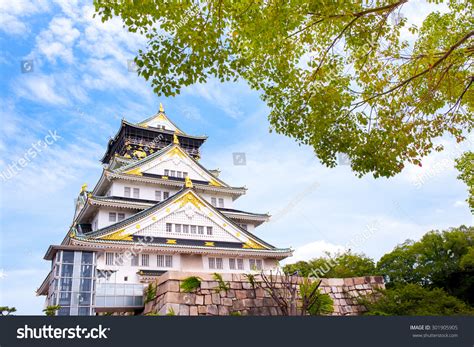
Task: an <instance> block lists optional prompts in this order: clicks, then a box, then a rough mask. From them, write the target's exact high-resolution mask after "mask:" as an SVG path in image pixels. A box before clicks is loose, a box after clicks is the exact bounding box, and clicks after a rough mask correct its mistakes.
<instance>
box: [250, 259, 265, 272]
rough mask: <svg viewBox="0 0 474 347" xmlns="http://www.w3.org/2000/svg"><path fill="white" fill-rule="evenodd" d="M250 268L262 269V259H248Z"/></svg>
mask: <svg viewBox="0 0 474 347" xmlns="http://www.w3.org/2000/svg"><path fill="white" fill-rule="evenodd" d="M249 265H250V270H254V271H255V270H262V265H263V262H262V259H249Z"/></svg>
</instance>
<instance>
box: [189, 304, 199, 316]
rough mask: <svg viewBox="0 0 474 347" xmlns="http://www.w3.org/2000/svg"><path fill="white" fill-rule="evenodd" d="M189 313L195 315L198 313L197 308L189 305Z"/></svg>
mask: <svg viewBox="0 0 474 347" xmlns="http://www.w3.org/2000/svg"><path fill="white" fill-rule="evenodd" d="M189 315H190V316H197V315H198V308H197V306H190V307H189Z"/></svg>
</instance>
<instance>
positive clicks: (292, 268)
mask: <svg viewBox="0 0 474 347" xmlns="http://www.w3.org/2000/svg"><path fill="white" fill-rule="evenodd" d="M283 271H284V272H285V273H290V274H291V273H294V272H296V271H297V272H298V274H299V275H300V276H313V277H320V278H344V277H357V276H370V275H375V274H376V267H375V263H374V261H373V260H372V259H371V258H369V257H367V256H366V255H365V254H354V253H351V252H345V253H341V254H335V255H331V254H329V253H326V256H324V257H319V258H314V259H311V260H310V261H308V262H306V261H299V262H297V263H295V264H288V265H285V266H284V268H283Z"/></svg>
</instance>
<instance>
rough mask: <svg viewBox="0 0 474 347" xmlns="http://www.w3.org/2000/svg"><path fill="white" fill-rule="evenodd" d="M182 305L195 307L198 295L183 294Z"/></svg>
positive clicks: (181, 295)
mask: <svg viewBox="0 0 474 347" xmlns="http://www.w3.org/2000/svg"><path fill="white" fill-rule="evenodd" d="M180 298H181V303H182V304H186V305H194V304H195V303H196V294H194V293H181V294H180Z"/></svg>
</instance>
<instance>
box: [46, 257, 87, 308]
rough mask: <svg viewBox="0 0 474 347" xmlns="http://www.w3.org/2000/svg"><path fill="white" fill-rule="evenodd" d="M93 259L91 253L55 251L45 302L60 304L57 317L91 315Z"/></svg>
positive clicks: (53, 304) (54, 304)
mask: <svg viewBox="0 0 474 347" xmlns="http://www.w3.org/2000/svg"><path fill="white" fill-rule="evenodd" d="M95 262H96V261H95V254H94V252H82V251H59V252H58V254H57V257H56V259H55V262H54V264H53V269H54V271H53V272H52V273H53V278H52V281H51V283H50V295H49V300H48V301H49V302H48V305H50V306H56V305H58V306H60V308H59V310H58V311H57V313H56V314H57V315H58V316H77V315H79V316H89V315H93V314H94V310H93V298H94V290H95V288H94V287H95ZM58 284H59V285H58Z"/></svg>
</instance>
